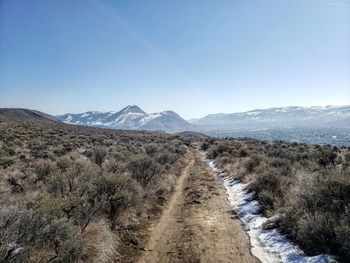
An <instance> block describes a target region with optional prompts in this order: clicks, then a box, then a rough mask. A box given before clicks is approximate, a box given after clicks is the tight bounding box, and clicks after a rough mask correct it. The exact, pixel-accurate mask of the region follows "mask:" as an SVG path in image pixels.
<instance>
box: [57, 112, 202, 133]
mask: <svg viewBox="0 0 350 263" xmlns="http://www.w3.org/2000/svg"><path fill="white" fill-rule="evenodd" d="M56 117H57V118H58V119H59V120H61V121H63V122H65V123H69V124H79V125H88V126H94V127H104V128H112V129H127V130H151V131H155V130H157V131H165V132H179V131H185V130H195V129H196V128H195V126H194V125H192V124H190V123H189V122H187V121H186V120H184V119H183V118H181V117H180V116H179V115H178V114H176V113H175V112H173V111H163V112H159V113H146V112H144V111H143V110H142V109H140V108H139V107H138V106H136V105H130V106H127V107H125V108H124V109H122V110H120V111H117V112H115V111H109V112H98V111H88V112H84V113H79V114H72V113H68V114H64V115H59V116H56Z"/></svg>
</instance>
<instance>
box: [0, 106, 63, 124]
mask: <svg viewBox="0 0 350 263" xmlns="http://www.w3.org/2000/svg"><path fill="white" fill-rule="evenodd" d="M0 119H3V120H21V121H44V122H61V121H60V120H58V119H57V118H56V117H54V116H52V115H49V114H46V113H43V112H40V111H37V110H29V109H20V108H0Z"/></svg>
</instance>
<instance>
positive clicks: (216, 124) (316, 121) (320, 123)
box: [190, 105, 350, 130]
mask: <svg viewBox="0 0 350 263" xmlns="http://www.w3.org/2000/svg"><path fill="white" fill-rule="evenodd" d="M190 123H192V124H194V125H197V126H198V127H199V129H205V130H214V129H216V130H223V129H224V130H225V129H263V128H295V127H341V128H350V106H348V105H344V106H332V105H328V106H311V107H301V106H288V107H274V108H267V109H255V110H250V111H246V112H237V113H216V114H209V115H207V116H205V117H203V118H199V119H192V120H190Z"/></svg>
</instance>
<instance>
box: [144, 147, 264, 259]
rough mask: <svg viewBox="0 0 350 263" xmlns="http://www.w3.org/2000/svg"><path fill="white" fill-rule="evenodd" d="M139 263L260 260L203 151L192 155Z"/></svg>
mask: <svg viewBox="0 0 350 263" xmlns="http://www.w3.org/2000/svg"><path fill="white" fill-rule="evenodd" d="M138 262H139V263H158V262H159V263H172V262H186V263H195V262H196V263H197V262H208V263H211V262H212V263H220V262H225V263H226V262H227V263H228V262H235V263H240V262H247V263H254V262H258V261H257V260H256V259H255V258H254V257H253V256H252V255H251V254H250V249H249V240H248V237H247V235H246V234H245V233H244V231H243V229H242V227H241V222H240V221H239V220H238V219H236V218H234V217H233V215H232V213H231V210H230V208H229V206H228V201H227V196H226V192H225V190H224V189H223V187H221V186H220V185H219V184H218V183H217V178H215V177H214V175H213V173H212V171H211V170H210V168H209V167H208V166H207V165H206V164H205V163H203V162H202V161H201V159H200V156H199V154H198V153H192V155H191V160H190V162H189V164H188V166H187V167H186V168H185V169H184V171H183V173H182V175H181V176H180V178H179V179H178V182H177V185H176V188H175V191H174V194H173V196H172V198H171V199H170V201H169V203H168V204H167V206H166V208H165V209H164V211H163V213H162V216H161V217H160V219H159V221H158V222H156V223H155V224H154V225H153V226H152V228H151V229H150V238H149V241H148V244H147V245H146V248H145V251H144V253H143V254H142V255H141V257H140V259H139V260H138Z"/></svg>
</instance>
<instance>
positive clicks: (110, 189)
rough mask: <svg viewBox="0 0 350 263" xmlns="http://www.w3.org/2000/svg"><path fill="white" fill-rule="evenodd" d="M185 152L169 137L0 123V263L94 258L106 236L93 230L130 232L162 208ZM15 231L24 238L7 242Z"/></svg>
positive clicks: (113, 254) (116, 246)
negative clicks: (150, 214) (162, 200)
mask: <svg viewBox="0 0 350 263" xmlns="http://www.w3.org/2000/svg"><path fill="white" fill-rule="evenodd" d="M186 151H187V147H185V146H184V142H183V141H182V140H180V139H178V138H177V136H173V135H168V134H161V133H151V132H134V131H116V130H110V129H99V128H91V127H84V126H78V125H66V124H63V123H57V124H53V123H42V122H28V123H26V122H21V121H2V122H0V187H1V189H0V190H1V191H0V200H1V202H0V205H1V208H0V210H1V215H0V221H1V220H5V219H6V218H7V219H6V220H5V221H1V224H3V225H1V226H0V228H1V229H0V232H1V231H3V232H1V233H0V254H1V255H0V262H3V261H4V258H6V260H5V261H6V262H23V263H27V262H33V263H34V262H50V260H51V262H94V261H95V262H99V255H101V253H104V252H103V251H104V248H103V244H104V243H105V242H106V241H105V240H103V239H101V238H100V237H99V236H100V235H99V233H96V232H94V233H93V232H91V231H92V229H103V231H104V235H105V236H109V237H110V238H111V239H110V240H112V239H113V240H114V239H115V240H119V239H118V238H116V237H122V236H123V235H125V234H126V233H129V232H130V231H137V229H138V227H139V224H144V223H145V221H146V220H145V219H147V218H148V214H149V213H154V211H161V209H160V208H161V207H162V202H159V200H160V199H159V192H161V193H162V194H161V196H163V197H167V195H168V194H169V193H170V191H171V189H172V187H173V183H174V178H175V176H176V175H178V174H179V173H181V170H182V168H183V167H184V164H185V163H186V159H185V158H186V157H185V153H186ZM17 219H18V220H17ZM16 220H17V221H16ZM10 221H12V222H13V227H12V226H11V225H9V222H10ZM4 222H5V223H4ZM6 222H7V223H6ZM39 225H40V226H43V227H44V229H42V231H41V229H39ZM126 226H127V228H126ZM22 227H27V228H23V229H22ZM18 229H21V231H22V233H23V242H22V240H19V241H18V242H17V243H13V242H12V243H8V242H7V241H6V240H7V238H9V240H16V238H20V237H19V236H18V231H17V230H18ZM46 231H47V232H46ZM136 234H137V233H136ZM34 236H35V237H34ZM31 237H33V240H31V241H30V242H29V240H28V239H30V238H31ZM112 237H113V238H112ZM1 238H3V239H1ZM27 238H28V239H27ZM57 242H58V243H57ZM123 242H124V243H123ZM128 242H129V241H128V240H124V239H121V240H120V242H119V243H118V242H114V245H113V246H112V247H113V249H114V250H115V251H110V252H108V253H110V257H111V258H113V259H116V258H118V257H119V256H120V257H122V256H123V253H126V252H125V251H124V252H123V250H122V249H123V248H127V247H128V246H129V243H128ZM87 243H88V246H86V244H87ZM13 244H15V245H16V247H14V245H13ZM17 245H18V246H19V247H18V248H17ZM92 251H93V252H92ZM118 253H119V254H118Z"/></svg>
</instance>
